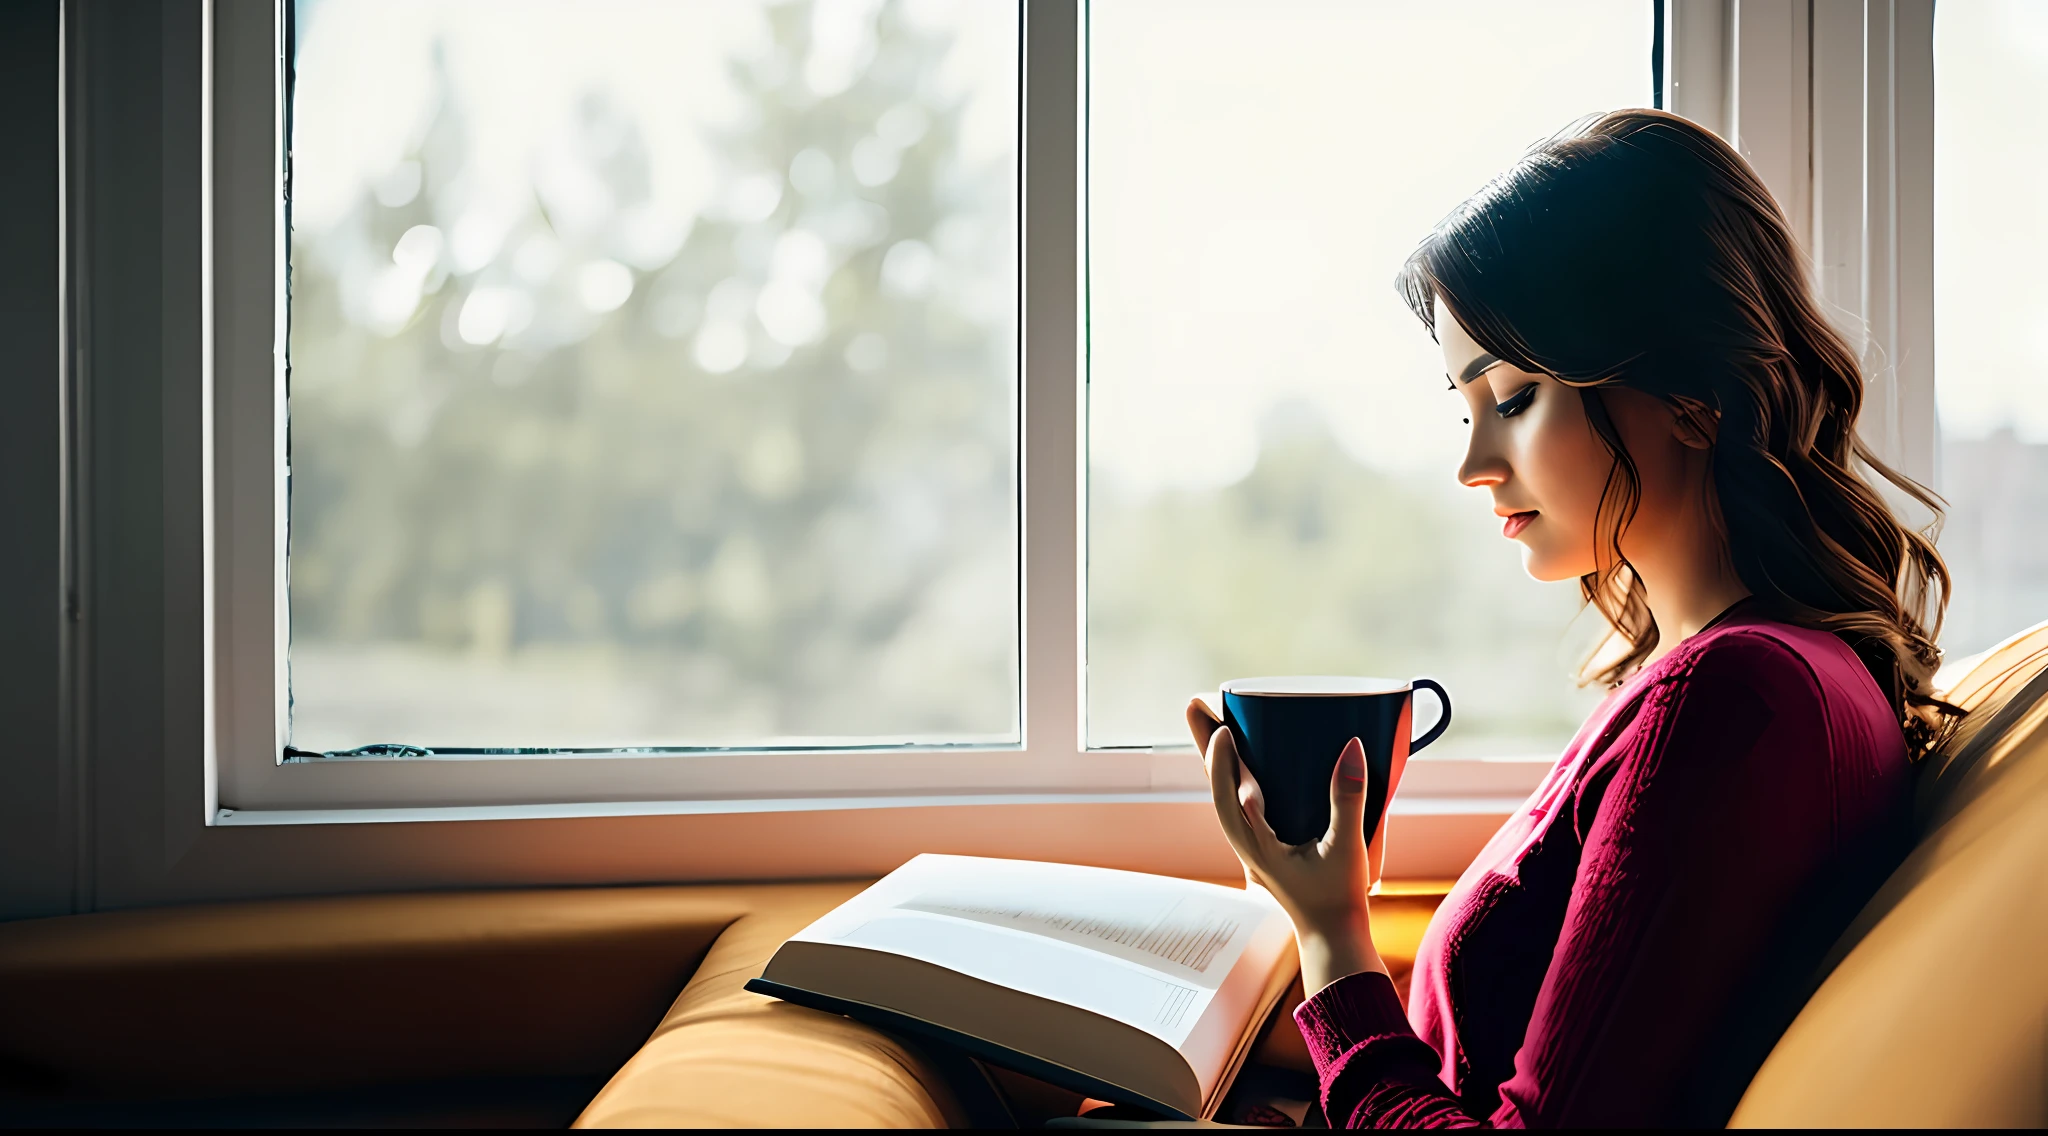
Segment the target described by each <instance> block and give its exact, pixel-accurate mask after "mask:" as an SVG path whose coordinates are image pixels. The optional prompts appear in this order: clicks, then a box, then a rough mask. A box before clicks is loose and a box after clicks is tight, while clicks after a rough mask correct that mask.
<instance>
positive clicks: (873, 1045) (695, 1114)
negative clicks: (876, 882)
mask: <svg viewBox="0 0 2048 1136" xmlns="http://www.w3.org/2000/svg"><path fill="white" fill-rule="evenodd" d="M863 886H865V885H863V884H860V883H835V884H812V885H806V886H800V887H791V888H779V889H776V891H775V893H774V896H773V899H772V901H771V902H761V903H757V904H756V905H755V907H754V909H753V910H752V911H751V912H750V913H749V914H748V915H746V916H745V917H744V918H742V919H740V920H739V921H738V922H736V923H734V924H733V925H732V927H731V928H730V929H729V930H727V931H726V932H725V933H724V934H723V935H721V936H719V939H718V942H717V943H716V944H715V945H713V946H712V948H711V951H710V953H709V954H707V955H706V956H705V958H704V963H703V965H702V966H701V967H699V968H698V971H697V975H696V977H694V978H692V979H691V980H690V984H689V986H688V987H687V988H685V989H684V990H683V992H682V995H681V996H680V997H678V998H677V999H676V1000H675V1005H674V1006H672V1007H671V1008H670V1009H669V1012H668V1015H667V1016H666V1017H664V1018H663V1019H662V1021H661V1024H660V1025H659V1026H657V1027H656V1028H655V1030H654V1036H653V1037H651V1038H649V1039H648V1040H647V1043H646V1044H645V1045H643V1046H641V1047H640V1051H639V1052H638V1053H636V1054H634V1055H633V1058H632V1060H631V1061H628V1062H627V1063H626V1066H625V1068H623V1069H620V1070H619V1071H618V1073H617V1075H615V1076H614V1077H613V1078H612V1080H611V1083H610V1084H608V1085H606V1086H605V1088H604V1090H603V1091H602V1092H600V1093H598V1095H597V1097H596V1099H594V1100H592V1101H591V1102H590V1105H589V1107H587V1108H585V1109H584V1110H583V1115H582V1116H581V1117H580V1118H578V1120H577V1121H576V1126H577V1127H579V1128H739V1127H774V1128H943V1127H951V1126H952V1125H954V1124H956V1123H959V1122H960V1121H962V1120H963V1119H964V1117H963V1116H962V1115H961V1113H960V1110H959V1108H958V1106H957V1104H955V1102H954V1101H953V1099H952V1097H951V1095H950V1094H949V1093H948V1092H947V1091H946V1089H945V1086H944V1082H943V1081H942V1080H941V1078H939V1077H938V1076H937V1075H936V1074H935V1073H934V1072H933V1071H932V1070H931V1069H930V1068H929V1067H928V1066H926V1065H925V1064H924V1063H923V1062H922V1061H921V1060H920V1059H919V1058H918V1057H917V1056H916V1055H915V1054H913V1053H912V1052H911V1051H910V1050H909V1049H907V1048H906V1047H905V1046H903V1045H902V1044H901V1043H900V1042H897V1041H896V1040H894V1039H893V1038H890V1037H889V1036H887V1035H885V1034H883V1033H881V1032H879V1031H877V1030H873V1029H869V1028H868V1027H866V1026H863V1025H860V1024H858V1023H856V1022H853V1021H851V1020H849V1019H846V1018H842V1017H838V1016H837V1015H833V1014H825V1013H820V1012H819V1011H816V1010H807V1009H804V1008H803V1007H801V1006H793V1005H790V1004H789V1003H787V1002H779V1001H776V1000H775V999H773V998H766V997H763V996H761V995H759V994H749V993H747V992H746V990H745V989H743V987H744V986H745V984H746V982H747V980H748V979H750V978H755V977H758V976H759V975H760V973H761V969H762V968H763V967H764V966H766V965H767V963H768V959H769V956H771V955H773V954H774V953H775V949H776V948H777V947H780V946H781V945H782V943H783V940H785V939H787V938H789V936H791V935H793V934H795V933H796V932H798V931H800V930H802V929H803V928H804V926H805V925H806V924H808V923H810V922H811V921H812V920H813V919H816V918H817V917H818V916H820V915H823V914H825V913H826V912H827V911H830V910H832V908H834V907H836V906H838V905H839V904H840V903H841V902H843V901H844V900H846V899H847V898H848V897H849V896H851V895H853V894H854V893H855V892H858V891H859V890H860V889H861V888H862V887H863Z"/></svg>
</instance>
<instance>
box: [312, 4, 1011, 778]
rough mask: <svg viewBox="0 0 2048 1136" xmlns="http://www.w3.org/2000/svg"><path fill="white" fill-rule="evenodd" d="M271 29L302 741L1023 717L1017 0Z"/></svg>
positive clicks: (524, 740)
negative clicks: (282, 37)
mask: <svg viewBox="0 0 2048 1136" xmlns="http://www.w3.org/2000/svg"><path fill="white" fill-rule="evenodd" d="M294 21H295V45H296V47H295V67H296V87H295V94H294V97H293V100H292V119H291V124H292V156H293V185H292V188H293V204H292V226H293V227H292V250H291V258H292V265H291V267H292V305H291V362H292V370H291V392H290V430H291V454H292V463H293V464H292V471H291V489H292V493H291V585H290V600H291V626H292V643H291V666H292V696H293V709H292V740H293V744H294V745H296V746H299V747H301V748H305V749H314V750H328V749H335V748H340V747H347V746H356V745H361V744H365V743H378V742H397V743H411V744H417V745H424V746H430V747H440V748H448V747H613V746H680V745H761V744H790V743H794V742H809V743H820V744H835V743H863V744H877V743H896V742H930V743H940V742H1004V741H1012V742H1013V741H1015V740H1016V739H1017V737H1018V730H1019V727H1018V713H1019V711H1018V707H1019V690H1018V655H1019V643H1018V610H1019V603H1018V567H1017V564H1018V548H1017V539H1018V535H1017V532H1018V512H1017V500H1018V486H1017V483H1016V476H1017V452H1016V437H1017V370H1016V358H1017V348H1016V344H1017V327H1016V311H1017V279H1018V261H1017V208H1018V205H1017V191H1016V187H1017V161H1018V151H1017V146H1018V137H1017V122H1018V91H1019V87H1020V77H1019V75H1018V70H1017V61H1018V56H1019V43H1018V34H1019V30H1018V29H1019V15H1018V10H1017V7H1016V6H1015V5H1004V4H999V3H990V2H986V0H980V2H976V0H968V2H961V3H955V4H947V3H910V2H898V0H884V2H880V3H870V2H863V0H818V2H816V3H803V2H798V3H777V4H768V3H751V2H742V0H700V2H695V3H683V2H676V0H639V2H634V0H576V2H573V3H571V2H566V0H562V2H549V0H526V2H512V0H470V2H459V0H397V2H371V0H325V2H314V3H306V2H304V0H301V2H300V3H299V5H298V7H297V8H296V10H295V14H294Z"/></svg>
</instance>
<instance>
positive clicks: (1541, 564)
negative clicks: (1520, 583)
mask: <svg viewBox="0 0 2048 1136" xmlns="http://www.w3.org/2000/svg"><path fill="white" fill-rule="evenodd" d="M1520 543H1521V545H1522V571H1524V572H1527V573H1528V574H1529V578H1530V579H1532V580H1541V581H1543V582H1544V583H1546V584H1555V583H1558V582H1560V581H1564V580H1576V579H1578V578H1579V577H1581V576H1583V575H1585V574H1586V573H1588V572H1591V571H1592V570H1593V566H1592V565H1590V564H1589V565H1586V566H1584V567H1581V566H1580V565H1579V563H1578V560H1579V558H1578V557H1566V556H1558V555H1556V554H1555V553H1552V552H1550V551H1549V550H1547V549H1544V548H1542V547H1540V546H1538V545H1536V544H1532V543H1530V542H1528V541H1522V542H1520Z"/></svg>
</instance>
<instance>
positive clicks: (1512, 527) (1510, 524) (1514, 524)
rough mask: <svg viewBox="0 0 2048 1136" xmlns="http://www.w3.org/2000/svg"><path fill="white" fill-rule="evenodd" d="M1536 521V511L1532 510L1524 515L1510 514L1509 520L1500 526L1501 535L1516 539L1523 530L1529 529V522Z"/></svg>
mask: <svg viewBox="0 0 2048 1136" xmlns="http://www.w3.org/2000/svg"><path fill="white" fill-rule="evenodd" d="M1535 519H1536V510H1534V509H1530V510H1529V511H1527V512H1524V513H1510V514H1509V515H1508V519H1507V520H1506V521H1505V522H1504V523H1502V525H1501V526H1500V535H1502V536H1504V537H1507V538H1508V539H1510V540H1512V539H1514V537H1515V534H1517V533H1519V532H1521V531H1522V530H1523V529H1526V528H1528V527H1529V522H1530V521H1533V520H1535Z"/></svg>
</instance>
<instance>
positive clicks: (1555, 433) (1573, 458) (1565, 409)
mask: <svg viewBox="0 0 2048 1136" xmlns="http://www.w3.org/2000/svg"><path fill="white" fill-rule="evenodd" d="M1545 393H1546V394H1550V393H1555V394H1559V395H1567V396H1568V395H1570V394H1571V393H1573V392H1570V391H1556V392H1550V391H1546V392H1545ZM1546 401H1547V404H1546V405H1544V406H1543V407H1542V411H1541V416H1540V417H1539V418H1538V419H1537V420H1536V421H1534V422H1531V423H1530V424H1529V425H1530V426H1531V427H1532V429H1531V430H1530V442H1531V443H1532V444H1531V446H1530V452H1529V454H1528V457H1529V459H1531V470H1530V472H1531V473H1532V474H1534V475H1535V476H1532V477H1531V478H1530V479H1529V480H1530V483H1531V485H1530V487H1531V488H1532V489H1535V490H1536V491H1537V492H1536V498H1537V499H1536V502H1535V504H1536V506H1537V508H1539V509H1541V510H1542V521H1541V522H1539V523H1538V524H1534V525H1531V526H1529V529H1528V530H1527V534H1526V535H1528V536H1530V537H1534V538H1537V539H1535V540H1531V541H1530V542H1529V545H1528V547H1529V555H1528V556H1527V558H1526V559H1525V560H1524V562H1523V567H1524V568H1525V569H1526V570H1527V571H1528V573H1529V574H1530V575H1531V576H1534V577H1536V578H1537V579H1539V580H1571V579H1577V578H1578V577H1580V576H1583V575H1585V574H1586V573H1588V572H1591V571H1593V570H1594V568H1595V567H1596V558H1595V555H1594V543H1595V540H1596V535H1595V531H1594V530H1595V529H1596V528H1597V527H1598V517H1599V512H1600V495H1601V493H1602V492H1603V491H1604V490H1605V489H1606V484H1607V478H1606V471H1605V470H1604V468H1602V465H1601V461H1600V459H1601V457H1602V456H1603V455H1605V452H1606V451H1605V450H1604V448H1600V442H1599V439H1598V438H1597V437H1594V436H1593V434H1592V430H1591V429H1590V427H1589V424H1588V423H1587V422H1586V420H1585V415H1584V413H1583V411H1582V410H1580V408H1579V407H1577V406H1575V405H1571V403H1572V402H1574V401H1575V400H1571V399H1569V398H1568V397H1566V398H1559V397H1553V398H1551V399H1548V400H1546ZM1531 409H1535V408H1533V407H1532V408H1531ZM1571 411H1580V412H1579V413H1571ZM1588 442H1590V443H1591V446H1589V445H1588V444H1587V443H1588ZM1595 449H1599V452H1597V453H1596V452H1594V451H1595Z"/></svg>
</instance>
